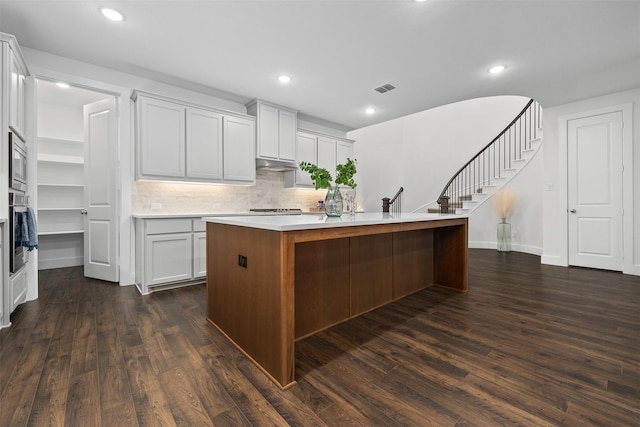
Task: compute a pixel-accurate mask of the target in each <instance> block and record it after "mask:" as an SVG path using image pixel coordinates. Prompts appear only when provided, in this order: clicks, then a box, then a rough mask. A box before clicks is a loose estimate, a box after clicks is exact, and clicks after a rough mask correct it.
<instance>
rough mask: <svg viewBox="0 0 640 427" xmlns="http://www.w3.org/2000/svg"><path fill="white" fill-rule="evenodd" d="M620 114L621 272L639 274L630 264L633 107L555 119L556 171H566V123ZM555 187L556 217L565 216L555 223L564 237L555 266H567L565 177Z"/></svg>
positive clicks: (627, 105)
mask: <svg viewBox="0 0 640 427" xmlns="http://www.w3.org/2000/svg"><path fill="white" fill-rule="evenodd" d="M615 112H622V122H623V128H622V166H623V171H622V199H623V200H622V208H623V210H624V215H623V218H622V238H623V258H624V259H623V273H624V274H634V275H640V265H634V263H633V260H634V253H633V250H634V248H633V236H634V229H633V228H634V227H633V218H634V216H633V214H634V212H633V104H632V103H625V104H620V105H613V106H610V107H603V108H599V109H595V110H588V111H583V112H580V113H573V114H569V115H565V116H560V117H558V130H559V132H558V135H559V138H558V142H559V147H558V162H559V165H558V166H559V170H564V171H566V170H568V160H569V159H568V146H567V144H568V131H567V130H568V126H569V121H570V120H575V119H580V118H584V117H590V116H597V115H601V114H609V113H615ZM558 184H559V185H558V187H559V191H560V195H559V198H558V209H557V212H558V214H562V215H564V217H565V220H564V221H561V222H560V224H559V228H560V230H559V233H560V235H564V236H566V238H565V239H564V240H562V242H561V245H562V248H561V252H560V253H562V254H564V256H563V257H564V259H562V260H560V259H558V260H557V261H558V263H554V264H555V265H568V259H569V242H568V226H567V221H566V218H567V216H568V202H567V199H568V177H567V174H566V173H564V174H560V176H559V177H558Z"/></svg>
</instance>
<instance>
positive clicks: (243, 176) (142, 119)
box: [133, 91, 256, 184]
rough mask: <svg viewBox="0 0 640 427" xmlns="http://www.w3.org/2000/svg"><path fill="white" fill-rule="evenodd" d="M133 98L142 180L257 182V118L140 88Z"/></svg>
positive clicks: (139, 169)
mask: <svg viewBox="0 0 640 427" xmlns="http://www.w3.org/2000/svg"><path fill="white" fill-rule="evenodd" d="M133 99H134V101H135V102H136V107H137V108H136V127H137V147H138V148H137V154H138V163H137V164H138V173H137V178H138V179H160V180H175V181H191V182H229V183H237V184H252V183H254V182H255V175H256V172H255V138H256V136H255V118H253V117H251V116H245V115H240V114H236V113H231V112H223V111H218V110H214V109H207V108H201V107H200V106H197V105H194V104H190V103H188V102H182V101H175V100H172V99H168V98H163V97H162V96H159V95H152V94H147V93H143V92H138V91H136V92H134V94H133Z"/></svg>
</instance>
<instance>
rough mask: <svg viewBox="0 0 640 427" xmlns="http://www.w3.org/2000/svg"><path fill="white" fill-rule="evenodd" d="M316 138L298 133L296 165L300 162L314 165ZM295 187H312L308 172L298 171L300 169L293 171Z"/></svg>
mask: <svg viewBox="0 0 640 427" xmlns="http://www.w3.org/2000/svg"><path fill="white" fill-rule="evenodd" d="M317 139H318V137H317V136H315V135H312V134H309V133H304V132H299V133H298V150H297V151H298V155H297V159H296V163H298V164H300V162H307V163H313V164H315V163H316V159H317V150H318V144H317ZM295 185H298V186H309V187H312V186H313V181H312V180H311V175H309V172H304V171H302V170H300V168H298V169H296V171H295Z"/></svg>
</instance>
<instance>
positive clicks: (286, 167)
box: [256, 159, 298, 172]
mask: <svg viewBox="0 0 640 427" xmlns="http://www.w3.org/2000/svg"><path fill="white" fill-rule="evenodd" d="M256 169H266V170H270V171H277V172H286V171H293V170H296V169H298V165H297V164H296V163H295V162H292V161H287V160H275V159H256Z"/></svg>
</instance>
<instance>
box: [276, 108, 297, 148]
mask: <svg viewBox="0 0 640 427" xmlns="http://www.w3.org/2000/svg"><path fill="white" fill-rule="evenodd" d="M278 120H279V125H280V126H279V128H278V135H279V137H280V145H279V156H280V159H281V160H296V133H297V127H298V114H297V113H295V112H292V111H287V110H280V111H279V112H278Z"/></svg>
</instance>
